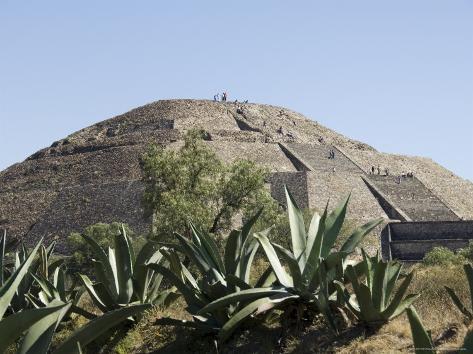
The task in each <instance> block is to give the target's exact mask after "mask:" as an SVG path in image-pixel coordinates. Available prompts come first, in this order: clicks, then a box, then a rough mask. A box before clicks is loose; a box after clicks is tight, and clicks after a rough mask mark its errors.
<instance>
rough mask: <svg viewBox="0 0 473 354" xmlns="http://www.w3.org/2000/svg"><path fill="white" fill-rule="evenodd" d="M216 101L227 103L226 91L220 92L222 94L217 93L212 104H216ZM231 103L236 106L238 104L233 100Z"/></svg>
mask: <svg viewBox="0 0 473 354" xmlns="http://www.w3.org/2000/svg"><path fill="white" fill-rule="evenodd" d="M218 101H222V102H227V101H228V94H227V92H226V91H224V92H222V94H220V93H217V94H215V95H214V102H218ZM233 103H235V104H237V103H239V102H238V100H235V101H234V102H233ZM241 103H248V100H245V101H242V102H241Z"/></svg>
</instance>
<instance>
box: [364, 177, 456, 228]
mask: <svg viewBox="0 0 473 354" xmlns="http://www.w3.org/2000/svg"><path fill="white" fill-rule="evenodd" d="M368 178H369V180H370V181H371V182H372V183H373V184H374V185H375V186H376V187H377V188H378V189H379V190H380V191H381V192H382V193H384V194H385V195H386V196H387V197H388V198H389V199H390V201H391V202H392V203H393V204H395V205H396V206H397V207H398V208H400V209H401V210H402V211H403V212H404V213H405V214H406V215H407V216H408V217H409V218H411V219H412V220H417V221H427V220H458V217H457V216H456V214H455V213H453V212H452V211H451V210H450V209H449V208H448V207H447V206H446V205H445V204H444V203H442V201H441V200H440V199H439V198H438V197H437V196H436V195H434V194H433V193H432V192H431V191H430V190H429V189H428V188H426V187H425V186H424V185H423V184H422V182H420V181H419V180H418V179H417V178H416V177H404V178H401V183H398V177H397V176H385V175H369V176H368Z"/></svg>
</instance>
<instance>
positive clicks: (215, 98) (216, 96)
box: [214, 94, 218, 102]
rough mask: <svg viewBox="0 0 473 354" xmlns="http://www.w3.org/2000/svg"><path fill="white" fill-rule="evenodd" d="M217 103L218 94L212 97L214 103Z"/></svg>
mask: <svg viewBox="0 0 473 354" xmlns="http://www.w3.org/2000/svg"><path fill="white" fill-rule="evenodd" d="M217 101H218V94H216V95H214V102H217Z"/></svg>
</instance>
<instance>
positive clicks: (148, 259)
mask: <svg viewBox="0 0 473 354" xmlns="http://www.w3.org/2000/svg"><path fill="white" fill-rule="evenodd" d="M82 237H83V238H84V240H85V241H86V242H87V243H88V244H89V246H90V248H91V249H92V254H93V256H94V258H95V259H92V260H91V262H92V263H93V265H94V275H95V278H96V279H97V281H96V282H92V280H91V279H90V278H89V277H88V276H87V275H83V274H79V277H80V280H81V282H82V284H83V285H84V287H85V289H86V291H87V292H88V294H89V295H90V297H91V299H92V300H93V301H94V303H95V305H96V306H97V307H98V308H99V309H100V310H101V311H102V312H108V311H112V310H115V309H118V308H121V307H124V306H127V305H128V304H131V303H151V304H165V303H167V302H168V301H171V300H172V299H173V298H174V294H173V291H172V290H168V291H160V285H161V281H162V275H160V274H157V273H156V272H154V271H153V270H152V269H150V268H147V267H146V266H147V265H148V264H149V263H156V264H158V263H160V262H162V260H163V257H162V255H161V253H160V252H159V251H158V250H157V249H156V245H155V244H153V243H149V244H147V245H145V246H144V247H143V248H142V250H141V251H140V253H139V254H138V255H137V256H135V252H134V250H133V247H132V246H131V242H130V239H129V238H128V236H127V234H126V229H125V227H124V226H122V228H121V231H120V233H119V234H118V235H115V236H114V242H113V248H111V247H108V252H107V251H106V250H105V249H103V248H102V247H100V245H99V244H98V243H97V242H96V241H95V240H94V239H92V238H91V237H89V236H87V235H82Z"/></svg>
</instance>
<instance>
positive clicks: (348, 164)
mask: <svg viewBox="0 0 473 354" xmlns="http://www.w3.org/2000/svg"><path fill="white" fill-rule="evenodd" d="M285 145H286V146H287V147H288V148H289V150H290V151H292V152H293V153H295V154H296V155H297V157H298V158H300V159H302V161H303V162H304V164H306V165H307V166H308V167H309V169H311V170H314V171H333V169H335V171H340V172H352V173H363V171H362V170H360V168H359V167H358V166H356V165H355V164H354V163H353V162H352V161H351V160H350V159H348V158H347V157H346V156H345V155H343V154H342V153H341V152H340V151H339V150H337V149H336V148H335V147H332V146H329V145H312V144H302V143H286V144H285ZM330 150H333V151H334V153H335V157H334V158H333V159H331V158H329V157H330Z"/></svg>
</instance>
